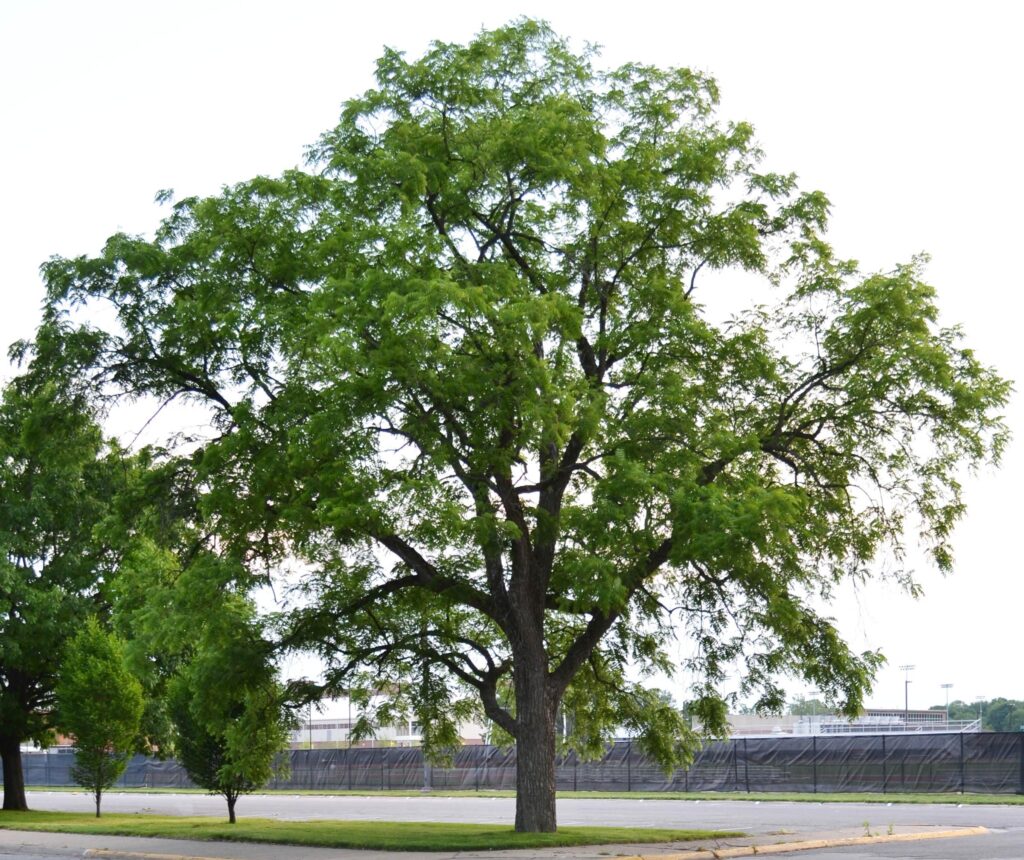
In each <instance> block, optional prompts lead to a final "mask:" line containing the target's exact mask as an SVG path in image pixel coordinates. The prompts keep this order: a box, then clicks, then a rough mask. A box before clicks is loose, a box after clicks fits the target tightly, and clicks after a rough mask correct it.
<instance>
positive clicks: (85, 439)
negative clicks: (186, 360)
mask: <svg viewBox="0 0 1024 860" xmlns="http://www.w3.org/2000/svg"><path fill="white" fill-rule="evenodd" d="M132 462H133V461H132V458H129V457H126V456H125V454H124V453H123V452H122V451H120V450H119V449H118V448H117V447H116V446H114V445H111V444H108V443H106V442H105V441H104V440H103V437H102V434H101V432H100V429H99V427H98V425H97V422H96V417H95V410H94V407H93V406H92V404H91V402H90V399H89V397H88V396H87V392H86V391H84V390H83V389H82V387H81V386H79V385H78V384H77V383H76V382H75V381H74V380H72V379H69V378H68V375H67V374H61V373H51V374H50V375H48V376H46V375H27V376H23V377H20V378H18V379H17V380H15V381H14V382H12V383H11V384H9V385H8V386H7V387H5V388H4V389H3V391H2V394H0V607H2V608H0V746H2V747H3V749H4V765H5V769H6V768H8V767H9V766H11V773H9V774H8V785H7V791H6V792H5V794H4V806H5V808H14V807H17V806H19V805H20V806H23V805H24V802H23V787H22V786H21V785H20V782H21V779H20V768H18V767H17V766H16V762H14V761H11V760H10V759H11V757H13V756H17V755H19V752H18V749H19V745H20V744H21V743H22V742H25V741H30V740H31V741H34V742H36V743H38V744H42V745H45V744H47V743H49V742H50V740H51V737H52V729H53V720H52V717H53V713H54V704H55V703H54V685H55V683H56V680H57V673H58V669H59V667H60V664H61V659H62V656H63V653H64V646H65V643H66V642H67V640H68V638H69V637H70V636H71V635H72V634H73V633H74V632H75V631H76V630H78V629H79V628H80V626H81V625H82V623H83V622H84V620H85V618H86V617H87V616H88V615H90V614H91V613H93V612H96V611H100V612H103V611H105V609H106V606H107V596H106V586H107V585H108V583H109V582H110V581H111V578H112V577H113V576H114V573H115V571H116V568H117V563H118V558H119V553H118V551H117V546H116V545H115V544H114V543H112V542H111V541H109V540H107V539H106V537H104V536H103V535H102V534H101V532H102V528H101V527H102V524H103V523H104V521H105V520H106V519H107V518H108V517H109V516H110V513H111V509H112V504H113V499H115V498H116V497H117V495H118V493H119V492H120V491H121V490H122V489H123V486H124V482H125V478H126V475H127V473H128V472H130V471H131V468H132V466H131V464H132Z"/></svg>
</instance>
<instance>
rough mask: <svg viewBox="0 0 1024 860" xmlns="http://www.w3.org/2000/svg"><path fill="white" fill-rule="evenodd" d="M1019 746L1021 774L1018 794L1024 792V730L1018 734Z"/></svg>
mask: <svg viewBox="0 0 1024 860" xmlns="http://www.w3.org/2000/svg"><path fill="white" fill-rule="evenodd" d="M1017 747H1018V748H1019V749H1020V776H1019V779H1018V782H1017V794H1024V732H1018V734H1017Z"/></svg>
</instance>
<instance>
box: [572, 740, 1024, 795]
mask: <svg viewBox="0 0 1024 860" xmlns="http://www.w3.org/2000/svg"><path fill="white" fill-rule="evenodd" d="M1021 737H1022V738H1024V735H1021ZM579 769H580V757H579V756H578V755H576V750H573V751H572V790H573V791H576V773H577V771H578V770H579Z"/></svg>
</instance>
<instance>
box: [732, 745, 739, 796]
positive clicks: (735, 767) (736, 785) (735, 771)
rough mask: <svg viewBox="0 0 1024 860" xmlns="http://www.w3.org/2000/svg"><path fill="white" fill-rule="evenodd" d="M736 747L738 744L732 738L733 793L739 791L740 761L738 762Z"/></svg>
mask: <svg viewBox="0 0 1024 860" xmlns="http://www.w3.org/2000/svg"><path fill="white" fill-rule="evenodd" d="M738 747H739V742H738V741H737V740H736V739H735V738H733V740H732V784H733V787H734V790H735V791H739V790H740V761H739V753H738V752H737V748H738Z"/></svg>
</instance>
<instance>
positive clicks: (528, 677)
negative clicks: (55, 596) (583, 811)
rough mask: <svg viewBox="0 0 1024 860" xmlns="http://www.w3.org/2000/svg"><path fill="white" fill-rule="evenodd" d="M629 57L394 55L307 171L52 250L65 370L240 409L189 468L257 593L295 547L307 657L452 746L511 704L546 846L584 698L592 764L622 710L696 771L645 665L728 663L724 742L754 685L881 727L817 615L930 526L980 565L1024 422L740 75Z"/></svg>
mask: <svg viewBox="0 0 1024 860" xmlns="http://www.w3.org/2000/svg"><path fill="white" fill-rule="evenodd" d="M595 63H596V55H595V53H594V52H593V51H591V50H589V49H588V50H585V51H583V52H575V51H574V50H573V49H572V48H571V46H570V45H569V44H568V43H567V42H566V41H565V40H563V39H562V38H560V37H558V36H557V35H556V34H554V33H553V32H552V31H551V30H550V29H549V28H548V27H546V26H545V25H543V24H540V23H537V22H533V21H528V20H524V21H520V22H517V23H515V24H512V25H510V26H507V27H503V28H500V29H497V30H494V31H490V32H483V33H481V34H480V35H479V36H478V37H477V38H476V39H474V40H473V41H472V42H470V43H469V44H467V45H458V44H445V43H436V44H434V45H433V46H432V47H431V48H430V49H429V50H428V51H427V52H426V54H424V56H422V57H421V58H419V59H416V60H408V59H406V58H405V57H404V56H403V55H401V54H400V53H398V52H395V51H387V52H386V53H385V54H384V56H383V57H382V58H381V59H380V61H379V62H378V66H377V86H376V87H375V88H373V89H371V90H369V91H368V92H366V93H365V94H364V95H362V96H360V97H357V98H354V99H351V100H350V101H348V102H346V103H345V105H344V109H343V112H342V115H341V119H340V122H339V124H338V125H337V127H336V128H334V129H333V130H331V131H329V132H327V133H326V134H324V135H323V137H322V138H321V139H320V141H319V142H318V143H317V144H316V145H315V146H314V147H313V148H312V150H311V154H310V162H309V170H307V171H298V170H296V171H289V172H287V173H285V174H283V175H281V176H280V177H278V178H267V177H258V178H256V179H253V180H251V181H247V182H242V183H239V184H237V185H233V186H230V187H226V188H224V189H223V191H222V193H220V194H219V195H216V196H213V197H208V198H186V199H183V200H180V201H178V202H174V203H173V204H172V207H171V209H170V212H169V214H168V216H167V217H166V218H165V220H164V221H163V222H162V224H161V225H160V227H159V228H158V230H157V232H156V235H155V237H154V238H152V239H148V238H144V237H136V236H127V235H121V234H119V235H115V236H113V237H112V238H111V239H110V240H109V241H108V243H107V245H106V247H105V248H104V250H103V252H102V253H101V254H100V255H99V256H97V257H95V258H78V259H62V258H55V259H53V260H51V261H50V262H49V263H47V264H46V265H45V266H44V274H45V277H46V281H47V284H48V290H49V299H48V313H47V317H46V321H45V323H44V327H43V329H42V330H41V343H42V344H43V346H41V347H39V348H37V353H36V361H37V363H42V364H45V363H46V362H48V361H54V362H62V363H64V364H68V363H70V364H73V365H75V366H76V367H80V368H82V370H83V373H84V374H86V375H88V376H89V378H91V379H92V380H93V381H94V382H95V383H96V384H97V385H98V386H100V387H101V388H102V389H103V390H104V391H105V392H107V393H109V394H113V395H116V394H120V395H122V396H128V397H137V396H140V395H149V396H153V397H155V398H159V399H162V400H170V399H174V398H187V399H190V400H193V401H196V402H199V403H202V404H203V405H204V406H205V407H206V408H208V409H209V411H210V415H211V421H212V425H213V427H214V428H215V430H214V433H212V434H211V435H210V437H209V438H206V439H201V440H195V439H193V440H192V447H191V449H190V450H186V451H184V452H183V453H182V454H181V456H182V457H183V458H184V461H185V462H187V468H188V469H189V470H191V472H192V474H193V477H194V480H195V485H196V486H197V487H200V488H201V496H202V498H201V500H200V505H201V509H202V512H203V516H204V518H205V519H204V525H203V528H204V529H206V530H208V533H209V534H211V535H216V544H215V546H216V551H217V552H218V553H219V554H221V555H222V556H223V557H225V558H230V559H232V560H234V561H235V562H237V563H238V564H239V567H238V570H239V578H238V583H237V584H238V585H239V586H240V587H242V588H244V587H246V586H247V585H252V584H255V583H262V582H265V581H266V579H267V578H268V576H270V575H271V572H272V571H273V570H274V569H275V567H276V566H279V565H281V563H283V562H285V561H286V560H290V559H297V560H298V561H299V565H298V567H299V568H300V569H301V570H302V571H303V572H304V573H303V576H302V577H301V582H300V589H301V593H300V594H299V595H298V596H297V597H296V598H295V607H296V608H295V609H294V611H292V612H291V613H290V614H288V615H287V617H285V618H283V619H282V628H281V629H282V633H281V636H282V642H283V644H285V645H286V646H288V647H294V648H306V649H312V650H314V651H316V652H317V653H319V654H320V655H321V656H322V657H323V658H324V659H325V660H326V661H327V663H328V670H327V676H326V678H327V680H326V688H325V689H326V690H327V691H328V692H330V691H332V690H338V689H342V688H345V687H347V686H348V685H349V684H353V683H355V684H356V686H357V689H358V686H359V684H358V680H359V678H360V677H361V676H360V675H359V674H358V673H359V672H360V671H362V672H365V673H366V675H365V676H362V677H365V679H366V681H367V684H366V685H365V688H367V689H368V687H369V685H370V682H372V684H373V685H374V687H375V688H376V689H385V690H389V691H392V692H393V696H392V697H391V698H392V701H391V702H389V705H388V706H389V707H394V708H400V707H410V708H413V709H414V710H416V712H417V715H418V717H419V720H420V722H422V724H424V725H427V726H434V727H435V729H434V730H433V731H435V734H434V735H428V738H427V740H428V745H431V746H438V745H443V743H444V742H445V740H446V739H450V737H451V735H452V732H451V730H450V728H451V724H452V717H453V715H457V714H458V713H460V710H462V709H465V708H468V707H470V706H471V705H472V703H474V702H476V703H478V705H479V707H482V709H483V710H484V712H485V713H486V714H487V716H488V717H489V718H490V719H491V720H492V721H493V722H494V723H495V724H496V725H497V726H498V727H499V728H500V729H501V730H502V731H503V732H505V733H506V734H507V735H509V736H511V737H512V738H513V739H514V740H515V741H516V745H517V758H518V767H519V780H518V785H519V795H518V799H517V814H516V826H517V828H519V829H526V830H551V829H553V828H554V827H555V811H554V754H555V732H554V719H555V713H556V711H557V709H558V708H559V707H561V708H562V709H563V711H564V712H565V713H566V714H567V715H570V716H571V719H569V720H567V724H569V725H571V726H572V736H571V737H569V738H567V739H566V741H567V742H568V743H571V744H574V745H577V746H579V747H581V748H583V749H593V748H594V747H595V746H596V745H598V744H599V743H600V742H601V740H602V739H603V738H604V737H605V736H606V734H607V732H608V731H609V730H610V729H611V727H613V726H616V725H618V726H626V727H628V728H629V729H631V730H634V731H635V732H636V733H637V734H638V743H640V744H642V745H643V746H644V747H645V748H646V750H647V751H648V752H650V753H652V754H654V755H655V756H656V757H657V758H658V759H659V760H660V761H662V762H663V763H665V764H666V765H671V764H675V763H678V762H679V761H680V760H682V759H684V758H685V756H686V755H688V754H689V752H690V750H692V747H693V743H694V740H695V739H694V737H693V736H692V734H691V731H690V729H689V727H688V723H687V722H686V721H684V720H683V719H682V718H681V717H680V715H679V714H678V713H677V712H676V711H675V710H674V709H673V708H671V707H670V706H668V705H666V703H665V702H664V700H662V699H661V698H660V697H658V696H657V695H655V694H654V693H653V692H652V691H650V690H648V688H647V686H646V684H645V681H644V678H643V677H642V675H643V674H645V673H651V672H663V673H666V674H671V673H672V672H673V671H674V670H675V669H676V668H682V669H684V670H685V672H686V673H687V674H688V675H689V676H691V677H694V678H696V679H697V680H696V682H695V683H694V686H693V690H692V691H691V695H692V701H691V702H690V703H689V710H690V712H691V713H693V714H694V715H695V716H697V717H698V718H699V721H700V723H701V724H702V725H704V726H705V727H707V728H708V729H709V730H710V731H712V732H714V731H722V730H724V727H725V713H726V708H725V702H724V701H723V698H722V696H723V691H722V683H723V682H724V681H725V680H726V678H727V677H729V676H730V675H732V674H733V673H740V674H741V680H740V682H739V687H740V692H742V693H743V694H744V695H753V696H754V697H755V698H756V701H757V703H758V705H759V706H760V707H765V708H768V707H773V708H781V707H782V706H783V705H784V698H783V694H782V691H781V689H780V687H779V683H778V679H779V677H780V676H781V675H785V674H787V673H791V674H795V675H797V676H800V677H802V678H803V679H805V680H806V681H807V682H809V683H811V684H813V685H814V687H815V688H816V689H819V690H821V691H822V692H823V693H824V694H825V696H826V697H827V698H828V699H829V700H830V701H834V702H838V704H839V705H840V706H841V707H842V708H844V709H845V710H846V711H847V712H850V713H855V712H856V711H857V710H858V709H859V708H860V706H861V704H862V700H863V696H864V693H865V691H866V690H867V689H868V687H869V685H870V682H871V677H872V673H873V671H874V669H875V668H876V667H877V665H878V663H879V661H880V659H881V657H880V656H879V655H878V654H875V653H865V654H857V653H854V652H853V651H851V649H850V648H849V647H848V646H847V645H846V643H845V642H844V641H843V640H842V639H841V637H840V636H839V633H838V632H837V630H836V628H835V626H834V624H833V622H832V621H831V619H830V618H828V617H827V616H826V615H824V614H822V613H821V612H820V611H819V610H818V609H817V608H816V607H817V606H820V605H822V604H821V602H820V600H818V598H820V597H821V596H822V595H824V596H825V597H826V598H827V597H828V596H829V595H830V594H831V592H832V589H833V588H834V587H835V585H836V584H837V583H838V582H840V581H842V580H843V579H845V578H847V577H854V578H863V577H866V576H868V575H870V574H871V573H872V572H873V571H874V570H875V569H876V562H877V560H878V558H879V556H880V554H881V553H883V552H888V553H890V554H891V555H892V557H894V558H896V559H897V560H901V559H902V558H903V552H904V547H905V546H906V543H907V539H908V538H907V535H908V532H910V531H913V530H916V531H917V532H918V533H919V534H920V536H921V540H922V541H923V543H924V544H925V546H926V547H927V549H928V550H929V552H930V553H931V556H932V558H933V559H934V561H935V563H936V564H937V565H938V567H939V568H940V569H942V570H949V569H950V568H951V566H952V556H951V547H950V535H951V531H952V528H953V525H954V524H955V522H956V521H957V520H958V519H959V517H960V516H962V514H963V511H964V506H963V500H962V496H961V491H960V484H959V476H960V474H961V470H962V468H963V467H964V466H970V465H973V464H977V463H980V462H983V461H986V460H990V459H995V458H997V457H998V454H999V452H1000V450H1001V448H1002V445H1003V442H1004V440H1005V432H1004V428H1003V425H1002V422H1001V419H1000V417H999V411H1000V409H1001V407H1002V406H1003V404H1004V403H1005V400H1006V398H1007V395H1008V391H1009V385H1008V384H1007V383H1006V382H1005V381H1004V380H1002V379H1000V378H999V377H998V375H997V374H996V373H994V372H993V371H992V370H991V369H989V368H987V367H986V366H985V365H984V364H982V363H981V362H980V361H979V359H978V358H977V357H976V356H975V355H974V354H973V352H972V351H971V350H969V349H968V348H966V347H965V346H964V345H963V342H962V337H961V333H960V332H959V331H958V330H957V329H956V328H948V327H943V326H942V325H941V324H940V322H939V313H938V309H937V307H936V303H935V291H934V290H933V289H932V288H931V287H930V286H928V285H927V283H925V281H924V280H923V278H924V274H923V261H922V260H914V261H913V262H910V263H908V264H905V265H900V266H897V267H895V268H894V269H892V270H891V271H888V272H882V273H862V272H860V271H859V270H858V268H857V266H856V264H855V263H854V262H852V261H849V260H845V259H842V258H841V257H839V256H838V255H836V254H835V253H834V252H833V250H832V248H831V247H830V246H829V245H828V244H827V242H826V241H825V239H824V233H825V230H826V227H827V218H828V208H829V204H828V200H827V198H826V197H825V196H824V195H823V194H822V193H820V192H806V191H802V190H801V189H800V188H799V187H798V185H797V182H796V179H795V177H794V176H792V175H787V174H778V173H772V172H768V171H765V170H763V169H762V168H761V153H760V151H759V149H758V148H757V146H756V144H755V141H754V137H753V131H752V129H751V127H750V126H749V125H747V124H745V123H730V122H724V121H721V120H719V119H718V118H717V116H716V113H715V108H716V103H717V100H718V92H717V88H716V85H715V83H714V81H713V80H711V79H710V78H708V77H706V76H704V75H701V74H699V73H696V72H692V71H689V70H687V69H661V68H655V67H652V66H647V65H642V64H636V63H633V64H627V65H624V66H621V67H619V68H616V69H611V70H602V69H599V68H597V67H596V65H595ZM163 196H164V199H166V200H168V201H170V200H171V195H170V194H166V195H163ZM736 272H740V273H744V280H743V283H744V285H751V287H752V289H754V290H756V295H755V297H754V299H753V300H752V301H751V302H749V303H745V302H744V300H743V297H742V296H743V290H742V289H739V288H737V287H736V286H735V281H733V280H730V279H729V278H728V277H726V276H727V275H729V274H730V273H736ZM101 303H102V304H103V305H104V306H109V307H112V308H113V311H114V315H115V316H116V321H115V322H112V323H111V324H110V325H102V324H100V323H98V322H96V321H95V320H96V319H98V318H97V317H93V318H92V321H91V322H90V321H89V317H90V311H91V310H92V308H94V307H96V306H98V305H99V304H101ZM723 305H731V306H729V307H728V310H727V311H725V312H722V311H721V310H715V308H721V307H722V306H723ZM81 308H84V309H85V316H84V317H83V314H82V311H81V310H80V309H81ZM243 571H244V572H243ZM894 575H895V576H896V577H897V578H899V579H900V580H901V581H903V582H904V583H905V584H906V585H907V586H908V587H909V588H913V587H914V586H913V581H912V578H911V574H910V571H908V570H903V569H898V570H897V571H896V572H895V574H894ZM816 601H817V602H816ZM677 637H679V638H682V639H683V640H684V641H685V642H687V643H688V645H687V646H686V650H685V654H686V655H688V656H686V657H685V659H684V662H683V664H682V666H681V667H677V666H676V665H675V660H674V659H673V654H672V653H671V650H670V644H671V643H672V642H673V641H675V640H676V638H677ZM424 666H429V671H424ZM631 666H632V667H636V668H638V669H639V671H640V674H641V677H640V678H639V680H638V679H637V678H636V674H635V673H633V672H632V671H631V670H630V668H629V667H631ZM367 700H368V699H367Z"/></svg>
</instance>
